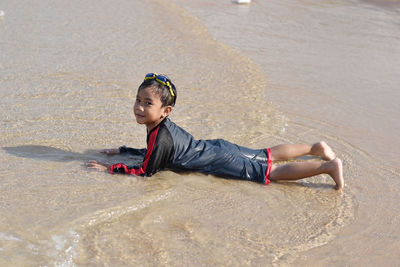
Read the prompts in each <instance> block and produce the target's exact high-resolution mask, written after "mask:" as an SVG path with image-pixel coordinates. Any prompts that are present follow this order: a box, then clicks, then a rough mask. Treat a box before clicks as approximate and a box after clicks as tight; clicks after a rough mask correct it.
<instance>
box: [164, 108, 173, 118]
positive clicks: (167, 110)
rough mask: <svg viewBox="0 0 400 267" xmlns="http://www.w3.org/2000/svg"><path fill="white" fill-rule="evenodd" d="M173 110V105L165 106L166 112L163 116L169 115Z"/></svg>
mask: <svg viewBox="0 0 400 267" xmlns="http://www.w3.org/2000/svg"><path fill="white" fill-rule="evenodd" d="M171 112H172V106H166V107H164V112H163V118H165V117H167V116H169V114H171Z"/></svg>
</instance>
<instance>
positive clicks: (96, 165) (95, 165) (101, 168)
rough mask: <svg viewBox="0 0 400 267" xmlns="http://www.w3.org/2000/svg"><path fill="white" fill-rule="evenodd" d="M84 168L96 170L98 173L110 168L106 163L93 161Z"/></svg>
mask: <svg viewBox="0 0 400 267" xmlns="http://www.w3.org/2000/svg"><path fill="white" fill-rule="evenodd" d="M86 166H87V167H88V168H89V169H96V170H98V171H107V170H108V169H109V168H110V165H108V164H106V163H101V162H97V161H95V160H90V161H89V162H88V163H86Z"/></svg>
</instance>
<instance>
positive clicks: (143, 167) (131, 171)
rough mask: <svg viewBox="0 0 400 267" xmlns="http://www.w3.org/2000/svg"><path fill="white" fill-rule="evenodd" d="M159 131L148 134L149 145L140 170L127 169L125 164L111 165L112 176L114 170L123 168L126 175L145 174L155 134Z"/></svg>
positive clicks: (155, 137) (154, 141)
mask: <svg viewBox="0 0 400 267" xmlns="http://www.w3.org/2000/svg"><path fill="white" fill-rule="evenodd" d="M159 129H160V127H157V129H155V130H154V131H153V132H152V133H151V134H150V137H149V143H148V145H147V152H146V156H145V157H144V161H143V164H142V166H141V167H140V168H138V169H135V168H132V169H128V167H127V166H126V165H125V164H122V163H118V164H113V165H111V167H110V173H111V174H112V173H113V172H114V168H123V169H124V170H125V173H126V174H132V175H141V174H144V173H146V168H147V166H148V165H149V161H150V157H151V153H152V152H153V148H154V144H155V143H156V139H157V133H158V130H159Z"/></svg>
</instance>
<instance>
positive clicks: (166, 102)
mask: <svg viewBox="0 0 400 267" xmlns="http://www.w3.org/2000/svg"><path fill="white" fill-rule="evenodd" d="M164 76H165V75H164ZM168 80H169V79H168ZM169 83H170V84H171V89H172V91H173V92H174V95H175V96H174V97H173V96H172V95H171V92H170V91H169V88H168V86H166V85H163V84H161V83H159V82H157V81H156V80H155V79H154V80H144V81H143V82H142V84H141V85H140V86H139V88H138V92H139V91H140V90H142V89H145V88H147V87H152V88H153V89H154V92H155V93H156V94H158V95H159V96H160V100H161V103H162V106H163V107H166V106H172V107H173V106H175V103H176V97H177V96H178V94H177V92H176V88H175V85H174V84H173V83H172V82H171V80H169Z"/></svg>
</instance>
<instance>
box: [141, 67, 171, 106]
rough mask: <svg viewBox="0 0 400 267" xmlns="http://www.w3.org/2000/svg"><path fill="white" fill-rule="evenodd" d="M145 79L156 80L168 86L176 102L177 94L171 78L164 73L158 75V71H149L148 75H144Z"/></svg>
mask: <svg viewBox="0 0 400 267" xmlns="http://www.w3.org/2000/svg"><path fill="white" fill-rule="evenodd" d="M144 80H145V81H146V80H156V81H157V82H159V83H161V84H162V85H165V86H167V87H168V89H169V92H170V93H171V96H172V102H174V103H175V94H174V91H173V90H172V86H171V83H170V81H169V79H168V78H167V77H166V76H164V75H158V74H157V73H147V74H146V76H145V77H144Z"/></svg>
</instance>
